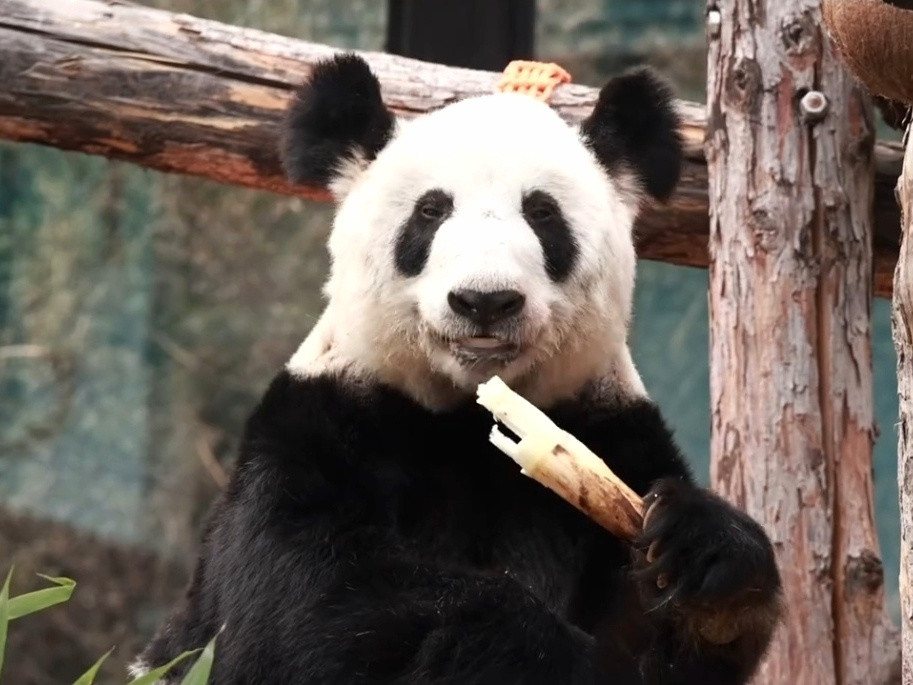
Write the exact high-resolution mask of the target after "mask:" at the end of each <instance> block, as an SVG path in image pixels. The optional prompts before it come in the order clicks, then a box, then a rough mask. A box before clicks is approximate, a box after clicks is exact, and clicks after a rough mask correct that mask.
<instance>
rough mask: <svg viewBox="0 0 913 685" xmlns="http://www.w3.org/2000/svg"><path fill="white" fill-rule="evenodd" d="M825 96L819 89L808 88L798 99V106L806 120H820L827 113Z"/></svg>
mask: <svg viewBox="0 0 913 685" xmlns="http://www.w3.org/2000/svg"><path fill="white" fill-rule="evenodd" d="M827 106H828V102H827V96H825V95H824V93H822V92H821V91H820V90H810V91H808V92H807V93H806V94H805V95H803V96H802V99H801V100H800V101H799V108H800V109H801V110H802V116H803V118H804V119H805V120H806V121H821V120H822V119H823V118H824V117H825V115H826V114H827Z"/></svg>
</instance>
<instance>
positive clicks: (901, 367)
mask: <svg viewBox="0 0 913 685" xmlns="http://www.w3.org/2000/svg"><path fill="white" fill-rule="evenodd" d="M910 133H911V131H909V130H908V131H907V153H906V157H905V158H904V166H903V174H902V175H901V177H900V182H899V183H898V188H897V190H898V194H899V195H900V201H901V205H902V207H903V243H902V244H901V248H900V258H899V259H898V260H897V271H896V272H895V273H894V303H893V328H894V347H895V349H896V350H897V386H898V392H899V394H900V424H899V425H898V428H897V434H898V444H897V483H898V486H899V490H900V628H901V634H902V638H903V646H902V652H903V656H902V657H901V661H902V663H903V685H913V137H911V136H910Z"/></svg>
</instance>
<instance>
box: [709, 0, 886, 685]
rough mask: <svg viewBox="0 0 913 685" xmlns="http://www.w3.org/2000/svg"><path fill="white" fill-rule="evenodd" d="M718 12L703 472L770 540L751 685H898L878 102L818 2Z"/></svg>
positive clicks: (744, 3)
mask: <svg viewBox="0 0 913 685" xmlns="http://www.w3.org/2000/svg"><path fill="white" fill-rule="evenodd" d="M711 9H716V10H718V11H719V12H720V13H721V17H722V26H721V30H720V32H719V33H718V35H717V36H711V37H710V46H709V55H708V139H707V148H706V149H707V161H708V167H709V174H708V175H709V194H710V198H711V201H710V256H711V263H710V315H711V347H710V369H711V378H710V383H711V410H712V440H711V450H712V460H711V471H712V474H711V475H712V480H713V484H714V487H715V488H716V489H717V490H718V491H720V492H721V493H723V494H724V495H725V496H727V497H728V498H729V499H731V500H732V501H734V502H736V503H737V504H739V505H740V506H742V507H744V508H745V509H746V510H747V511H748V512H750V513H751V514H753V515H754V516H756V517H758V519H759V520H760V521H762V522H763V524H764V526H765V528H766V529H767V530H768V532H769V533H770V535H771V536H772V538H773V541H774V544H775V547H776V550H777V555H778V559H779V562H780V567H781V572H782V574H783V580H784V585H785V594H786V606H787V615H786V618H785V620H784V623H783V624H782V625H781V627H780V629H779V630H778V632H777V635H776V638H775V642H774V645H773V647H772V649H771V652H770V654H769V655H768V658H767V660H766V662H765V664H764V665H763V667H762V669H761V672H760V673H759V674H758V677H757V682H759V683H770V684H771V685H775V684H776V685H779V684H781V683H787V682H789V683H802V684H806V683H807V684H808V685H813V684H814V685H817V684H823V683H836V684H838V685H844V684H849V683H853V684H857V683H858V684H860V685H861V684H863V683H865V684H867V685H871V684H873V683H886V682H897V678H898V670H899V661H898V649H897V642H896V631H895V630H894V628H893V626H892V625H891V622H890V620H889V619H888V617H887V614H886V612H885V609H884V593H883V569H882V564H881V560H880V557H879V549H878V540H877V535H876V529H875V521H874V507H873V486H872V474H871V469H872V462H871V457H872V444H873V436H874V424H873V407H872V360H871V341H870V308H871V295H872V287H871V282H870V280H869V278H868V277H867V274H869V273H870V272H871V262H872V259H873V248H872V235H873V213H872V196H873V193H874V174H873V161H874V159H873V158H874V149H873V143H874V140H873V138H874V125H873V117H872V108H871V104H870V102H869V101H868V100H867V98H866V96H865V95H864V94H863V92H862V91H861V89H860V88H859V87H858V85H857V84H855V83H854V81H853V79H852V77H850V76H849V75H848V73H847V72H846V71H844V69H843V68H842V66H841V65H840V63H839V62H838V61H837V59H836V58H835V56H834V54H833V50H832V46H831V45H830V44H829V42H828V40H827V38H826V36H825V34H824V33H823V31H822V29H821V16H820V7H819V3H818V0H720V1H719V2H715V3H713V5H712V7H711ZM808 91H820V92H822V93H823V94H824V95H825V97H826V98H827V100H828V107H827V109H826V111H825V113H824V116H823V118H820V119H816V118H814V117H807V116H806V115H805V114H804V109H803V107H802V105H801V101H802V98H803V96H804V95H805V94H806V93H807V92H808Z"/></svg>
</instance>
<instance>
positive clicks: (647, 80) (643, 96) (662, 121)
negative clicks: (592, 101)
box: [581, 67, 682, 200]
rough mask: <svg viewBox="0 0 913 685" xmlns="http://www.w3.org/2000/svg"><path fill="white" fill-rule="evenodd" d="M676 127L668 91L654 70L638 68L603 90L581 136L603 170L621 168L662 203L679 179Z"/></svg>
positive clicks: (676, 123) (673, 109) (680, 145)
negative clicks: (625, 168)
mask: <svg viewBox="0 0 913 685" xmlns="http://www.w3.org/2000/svg"><path fill="white" fill-rule="evenodd" d="M678 125H679V119H678V115H677V114H676V112H675V108H674V100H673V96H672V91H671V89H670V88H669V86H668V85H667V84H666V82H665V81H663V80H662V79H661V78H660V77H659V76H657V75H656V74H655V73H654V72H653V71H652V70H650V69H648V68H643V67H641V68H638V69H635V70H631V71H629V72H627V73H625V74H622V75H621V76H618V77H616V78H613V79H612V80H610V81H609V82H608V83H606V84H605V86H603V88H602V90H601V91H600V92H599V99H598V100H597V102H596V106H595V107H594V108H593V111H592V113H591V114H590V116H589V117H587V119H586V120H585V121H584V122H583V123H582V124H581V132H582V133H583V134H584V137H585V140H586V141H587V143H588V145H589V146H590V149H592V150H593V152H594V153H595V154H596V157H597V158H598V159H599V161H600V163H602V165H603V166H605V167H606V169H608V170H609V171H613V170H615V169H616V168H617V165H618V164H619V163H624V164H625V165H626V166H628V167H629V168H630V169H631V170H633V171H634V172H635V173H636V174H637V176H638V178H639V179H640V182H641V183H642V184H643V188H644V190H645V191H646V192H647V193H648V194H649V195H651V196H652V197H654V198H656V199H658V200H666V199H668V197H669V196H670V195H671V194H672V191H673V190H674V189H675V186H676V184H677V183H678V179H679V176H680V174H681V166H682V141H681V136H680V135H679V133H678Z"/></svg>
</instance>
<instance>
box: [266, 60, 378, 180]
mask: <svg viewBox="0 0 913 685" xmlns="http://www.w3.org/2000/svg"><path fill="white" fill-rule="evenodd" d="M395 121H396V120H395V117H394V115H393V113H392V112H390V111H389V110H388V109H387V108H386V106H385V105H384V102H383V100H382V98H381V94H380V83H379V82H378V81H377V77H376V76H374V74H373V73H372V72H371V69H370V68H369V67H368V65H367V63H366V62H365V61H364V60H363V59H362V58H361V57H358V56H357V55H353V54H340V55H336V56H334V57H333V58H331V59H328V60H325V61H323V62H320V63H318V64H317V65H315V66H314V69H313V71H312V72H311V76H310V78H309V79H308V80H307V81H306V82H305V83H304V84H303V85H302V86H301V87H300V88H298V90H297V91H296V93H295V96H294V98H293V99H292V102H291V105H290V106H289V109H288V111H287V112H286V117H285V122H284V126H283V131H282V149H281V156H282V164H283V167H284V169H285V173H286V175H287V176H288V178H289V180H290V181H292V182H293V183H307V184H314V185H330V184H331V183H332V182H333V181H334V180H336V179H337V178H338V177H340V176H341V175H343V174H346V173H351V170H352V169H351V165H352V164H355V165H357V166H359V167H364V166H366V165H367V163H369V162H370V161H372V160H373V159H374V158H375V157H376V156H377V153H378V152H380V151H381V150H382V149H383V147H384V146H385V145H386V144H387V143H388V142H389V140H390V138H391V137H392V134H393V130H394V126H395Z"/></svg>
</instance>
